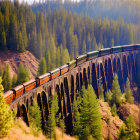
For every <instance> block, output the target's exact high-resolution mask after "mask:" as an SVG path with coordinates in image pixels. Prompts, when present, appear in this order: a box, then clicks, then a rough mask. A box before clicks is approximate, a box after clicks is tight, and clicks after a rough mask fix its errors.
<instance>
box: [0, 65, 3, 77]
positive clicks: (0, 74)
mask: <svg viewBox="0 0 140 140" xmlns="http://www.w3.org/2000/svg"><path fill="white" fill-rule="evenodd" d="M0 76H1V77H2V76H3V68H2V66H1V65H0Z"/></svg>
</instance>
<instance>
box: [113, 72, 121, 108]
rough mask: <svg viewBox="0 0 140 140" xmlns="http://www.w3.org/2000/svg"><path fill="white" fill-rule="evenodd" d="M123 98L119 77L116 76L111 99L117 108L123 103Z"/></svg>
mask: <svg viewBox="0 0 140 140" xmlns="http://www.w3.org/2000/svg"><path fill="white" fill-rule="evenodd" d="M121 96H122V93H121V89H120V85H119V82H118V76H117V74H115V75H114V80H113V83H112V99H111V102H112V104H116V105H117V106H119V105H120V103H121Z"/></svg>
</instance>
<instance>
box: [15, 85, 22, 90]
mask: <svg viewBox="0 0 140 140" xmlns="http://www.w3.org/2000/svg"><path fill="white" fill-rule="evenodd" d="M23 87H24V86H23V85H19V86H17V87H15V88H13V90H15V91H17V90H20V89H21V88H23Z"/></svg>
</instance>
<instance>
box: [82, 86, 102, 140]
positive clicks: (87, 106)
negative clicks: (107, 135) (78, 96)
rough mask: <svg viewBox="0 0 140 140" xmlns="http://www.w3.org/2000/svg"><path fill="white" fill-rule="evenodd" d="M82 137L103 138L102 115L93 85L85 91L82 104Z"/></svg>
mask: <svg viewBox="0 0 140 140" xmlns="http://www.w3.org/2000/svg"><path fill="white" fill-rule="evenodd" d="M80 124H81V132H80V133H81V134H80V139H89V138H93V139H101V137H102V134H101V115H100V112H99V103H98V100H97V99H96V95H95V92H94V90H93V88H92V86H91V85H90V86H88V89H87V90H84V92H83V98H82V102H81V106H80Z"/></svg>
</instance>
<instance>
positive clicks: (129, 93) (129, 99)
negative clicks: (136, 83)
mask: <svg viewBox="0 0 140 140" xmlns="http://www.w3.org/2000/svg"><path fill="white" fill-rule="evenodd" d="M125 99H126V102H128V103H133V102H134V98H133V96H132V91H131V88H130V81H129V78H127V81H126V90H125Z"/></svg>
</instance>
